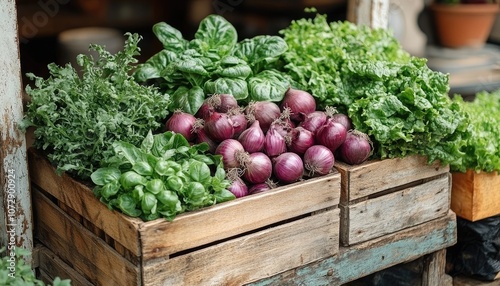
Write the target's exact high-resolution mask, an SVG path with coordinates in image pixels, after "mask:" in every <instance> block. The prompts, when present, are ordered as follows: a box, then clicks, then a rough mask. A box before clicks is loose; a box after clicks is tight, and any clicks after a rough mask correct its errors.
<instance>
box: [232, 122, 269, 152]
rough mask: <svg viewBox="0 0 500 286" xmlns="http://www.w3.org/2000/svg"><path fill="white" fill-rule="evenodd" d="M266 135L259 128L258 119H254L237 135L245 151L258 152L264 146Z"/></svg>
mask: <svg viewBox="0 0 500 286" xmlns="http://www.w3.org/2000/svg"><path fill="white" fill-rule="evenodd" d="M265 140H266V136H265V135H264V132H263V131H262V129H261V128H260V123H259V121H257V120H255V121H254V122H253V123H252V125H250V127H248V128H247V129H246V130H244V131H243V132H242V133H241V134H240V136H239V137H238V141H240V143H241V145H243V148H245V151H247V152H248V153H255V152H260V151H262V149H263V148H264V142H265Z"/></svg>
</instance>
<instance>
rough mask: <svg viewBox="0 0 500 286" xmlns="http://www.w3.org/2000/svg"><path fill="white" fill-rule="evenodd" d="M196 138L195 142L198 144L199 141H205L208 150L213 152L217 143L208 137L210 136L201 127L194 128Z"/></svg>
mask: <svg viewBox="0 0 500 286" xmlns="http://www.w3.org/2000/svg"><path fill="white" fill-rule="evenodd" d="M195 132H196V140H195V142H196V143H198V144H200V143H207V144H208V152H210V153H212V154H214V153H215V149H216V148H217V143H215V142H214V140H212V138H210V136H208V135H207V132H206V131H205V129H203V128H199V129H196V131H195Z"/></svg>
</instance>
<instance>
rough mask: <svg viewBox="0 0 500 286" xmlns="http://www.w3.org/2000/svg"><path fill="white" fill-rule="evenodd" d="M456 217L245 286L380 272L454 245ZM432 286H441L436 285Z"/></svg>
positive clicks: (321, 283)
mask: <svg viewBox="0 0 500 286" xmlns="http://www.w3.org/2000/svg"><path fill="white" fill-rule="evenodd" d="M456 226H457V225H456V216H455V213H453V212H452V211H449V212H448V214H447V215H446V216H444V217H441V218H438V219H435V220H432V221H429V222H426V223H424V224H421V225H418V226H414V227H411V228H407V229H404V230H401V231H399V232H396V233H392V234H389V235H385V236H382V237H379V238H376V239H373V240H370V241H367V242H363V243H359V244H356V245H354V246H350V247H340V249H339V254H338V255H335V256H332V257H329V258H327V259H324V260H320V261H317V262H313V263H310V264H307V265H304V266H302V267H299V268H297V269H293V270H290V271H286V272H283V273H281V274H278V275H275V276H273V277H270V278H265V279H262V280H259V281H256V282H253V283H249V284H248V286H281V285H287V286H299V285H315V286H328V285H342V284H344V283H347V282H350V281H354V280H356V279H358V278H360V277H364V276H367V275H369V274H372V273H375V272H377V271H380V270H382V269H385V268H388V267H391V266H394V265H396V264H400V263H403V262H407V261H412V260H415V259H417V258H419V257H421V256H423V255H426V254H429V253H432V252H435V251H438V250H441V249H445V248H447V247H449V246H452V245H454V244H455V243H456V242H457V234H456ZM435 285H443V284H442V283H437V284H435Z"/></svg>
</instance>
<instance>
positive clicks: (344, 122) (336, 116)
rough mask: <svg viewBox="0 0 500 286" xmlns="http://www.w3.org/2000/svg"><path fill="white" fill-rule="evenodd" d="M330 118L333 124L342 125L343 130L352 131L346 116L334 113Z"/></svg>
mask: <svg viewBox="0 0 500 286" xmlns="http://www.w3.org/2000/svg"><path fill="white" fill-rule="evenodd" d="M330 118H331V119H330V120H332V121H334V122H338V123H340V124H342V125H344V127H345V129H346V130H347V131H349V130H351V129H352V122H351V119H350V118H349V116H347V115H346V114H344V113H335V114H333V115H332V116H331V117H330Z"/></svg>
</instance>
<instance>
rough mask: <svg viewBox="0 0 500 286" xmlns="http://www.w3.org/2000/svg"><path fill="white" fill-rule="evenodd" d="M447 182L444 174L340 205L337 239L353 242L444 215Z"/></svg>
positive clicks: (446, 210)
mask: <svg viewBox="0 0 500 286" xmlns="http://www.w3.org/2000/svg"><path fill="white" fill-rule="evenodd" d="M449 181H450V176H449V174H446V175H443V176H441V177H439V178H437V179H435V180H432V181H429V182H427V183H424V184H421V185H417V186H414V187H410V188H405V189H402V190H399V191H395V192H392V193H389V194H387V195H384V196H380V197H376V198H372V199H369V200H366V201H362V202H359V203H357V204H353V205H347V206H344V205H340V208H341V211H342V215H341V217H342V218H343V220H342V222H341V230H340V231H341V242H342V243H343V244H344V245H352V244H356V243H359V242H363V241H367V240H370V239H373V238H375V237H378V236H382V235H385V234H388V233H392V232H396V231H398V230H401V229H404V228H407V227H411V226H414V225H417V224H420V223H423V222H426V221H429V220H432V219H434V218H437V217H440V216H444V215H446V214H447V212H448V210H449V206H450V183H449ZM394 216H396V217H394Z"/></svg>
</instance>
